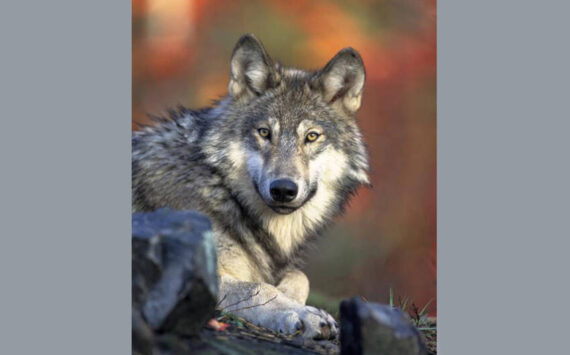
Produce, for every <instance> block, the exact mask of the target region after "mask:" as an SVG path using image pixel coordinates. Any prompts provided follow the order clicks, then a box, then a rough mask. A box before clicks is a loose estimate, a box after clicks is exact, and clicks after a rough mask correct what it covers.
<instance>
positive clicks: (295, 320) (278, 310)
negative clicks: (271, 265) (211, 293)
mask: <svg viewBox="0 0 570 355" xmlns="http://www.w3.org/2000/svg"><path fill="white" fill-rule="evenodd" d="M218 307H219V308H220V309H222V310H223V311H225V312H229V313H233V314H235V315H237V316H239V317H242V318H244V319H246V320H247V321H249V322H252V323H254V324H257V325H259V326H262V327H265V328H269V329H272V330H274V331H277V332H281V333H285V334H293V333H295V332H296V331H298V330H301V331H302V332H303V336H304V337H306V338H313V339H333V338H335V337H336V336H337V334H338V327H337V324H336V322H335V320H334V318H333V317H332V316H331V315H329V314H328V313H327V312H325V311H323V310H320V309H317V308H315V307H311V306H305V305H303V304H300V303H298V302H296V301H294V300H292V299H290V298H289V297H287V296H286V295H285V294H283V292H281V291H280V290H278V289H277V288H276V287H274V286H272V285H269V284H266V283H255V282H245V281H238V280H235V279H233V278H231V277H228V276H223V275H222V276H221V280H220V304H219V306H218Z"/></svg>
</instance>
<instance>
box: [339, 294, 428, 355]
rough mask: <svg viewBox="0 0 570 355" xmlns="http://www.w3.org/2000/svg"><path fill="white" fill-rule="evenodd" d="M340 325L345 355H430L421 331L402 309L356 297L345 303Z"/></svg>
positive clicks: (341, 308)
mask: <svg viewBox="0 0 570 355" xmlns="http://www.w3.org/2000/svg"><path fill="white" fill-rule="evenodd" d="M340 322H341V330H340V332H341V334H340V341H341V353H342V354H383V355H396V354H398V355H399V354H406V355H420V354H425V353H426V350H425V347H424V345H423V342H422V338H421V336H420V333H419V331H418V330H417V329H416V327H414V325H413V324H412V323H411V322H410V321H409V320H408V319H407V317H406V316H405V315H404V313H403V312H402V311H401V310H399V309H398V308H393V307H390V306H388V305H382V304H378V303H372V302H365V301H363V300H362V299H361V298H360V297H353V298H351V299H349V300H345V301H343V302H342V303H341V305H340Z"/></svg>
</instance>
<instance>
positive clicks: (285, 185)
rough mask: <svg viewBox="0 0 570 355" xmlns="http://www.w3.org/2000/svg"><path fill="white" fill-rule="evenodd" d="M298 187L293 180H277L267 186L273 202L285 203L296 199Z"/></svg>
mask: <svg viewBox="0 0 570 355" xmlns="http://www.w3.org/2000/svg"><path fill="white" fill-rule="evenodd" d="M298 192H299V187H298V186H297V184H295V182H294V181H293V180H289V179H277V180H274V181H273V182H271V185H269V193H270V194H271V198H272V199H273V201H275V202H281V203H287V202H291V201H293V200H294V199H295V197H297V193H298Z"/></svg>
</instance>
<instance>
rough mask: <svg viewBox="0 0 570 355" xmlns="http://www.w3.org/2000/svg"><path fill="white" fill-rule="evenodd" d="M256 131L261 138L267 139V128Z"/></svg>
mask: <svg viewBox="0 0 570 355" xmlns="http://www.w3.org/2000/svg"><path fill="white" fill-rule="evenodd" d="M257 131H258V132H259V135H260V136H262V137H263V138H269V130H268V129H267V128H260V129H258V130H257Z"/></svg>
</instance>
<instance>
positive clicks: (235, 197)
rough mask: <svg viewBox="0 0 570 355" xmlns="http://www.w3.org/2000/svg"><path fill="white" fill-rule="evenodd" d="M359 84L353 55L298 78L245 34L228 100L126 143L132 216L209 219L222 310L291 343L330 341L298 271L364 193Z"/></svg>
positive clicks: (328, 323)
mask: <svg viewBox="0 0 570 355" xmlns="http://www.w3.org/2000/svg"><path fill="white" fill-rule="evenodd" d="M364 81H365V70H364V65H363V62H362V59H361V57H360V55H359V54H358V52H356V51H355V50H354V49H352V48H345V49H342V50H341V51H340V52H338V53H337V54H336V55H335V56H334V57H333V58H332V59H331V60H330V61H329V62H328V64H326V65H325V66H324V67H323V68H322V69H320V70H316V71H305V70H299V69H294V68H288V67H285V66H283V65H281V64H280V63H278V62H274V61H273V59H271V57H270V56H269V55H268V54H267V52H266V50H265V49H264V47H263V45H262V43H261V42H260V41H259V40H257V39H256V38H255V37H254V36H253V35H251V34H249V35H245V36H243V37H242V38H241V39H240V40H239V41H238V42H237V44H236V46H235V49H234V51H233V54H232V57H231V62H230V79H229V85H228V95H227V96H226V97H223V98H222V99H221V100H219V101H218V102H216V103H215V104H214V105H213V107H209V108H205V109H201V110H190V109H187V108H183V107H180V108H178V109H177V110H175V111H172V112H171V113H170V116H171V117H170V118H163V119H157V124H156V125H154V126H147V127H145V128H144V129H142V130H140V131H136V132H135V133H134V134H133V137H132V203H133V210H134V211H151V210H154V209H157V208H159V207H170V208H173V209H194V210H198V211H200V212H202V213H203V214H205V215H207V216H208V217H209V218H210V219H211V222H212V225H213V231H214V235H215V240H216V247H217V252H218V273H219V277H220V299H219V301H220V304H219V307H220V308H222V309H224V310H225V311H227V312H231V313H234V314H236V315H238V316H241V317H243V318H245V319H247V320H249V321H250V322H253V323H256V324H258V325H261V326H264V327H268V328H271V329H273V330H275V331H279V332H283V333H287V334H291V333H294V332H296V331H300V332H302V334H303V335H304V336H305V337H309V338H315V339H319V338H321V339H322V338H334V337H335V336H336V335H337V334H338V328H337V325H336V323H335V321H334V318H333V317H331V316H330V315H329V314H328V313H326V312H324V311H322V310H319V309H316V308H314V307H310V306H306V305H305V302H306V300H307V296H308V294H309V280H308V279H307V277H306V276H305V274H304V273H303V272H301V271H300V267H301V266H302V263H303V255H304V254H305V253H304V252H305V251H306V250H307V247H308V245H310V244H311V242H312V241H314V240H315V238H316V237H317V236H318V235H319V234H321V233H322V232H323V230H324V229H325V228H326V227H327V226H329V225H330V222H331V221H332V219H333V218H334V217H335V216H337V215H339V214H340V213H341V212H342V211H343V209H344V207H345V206H346V203H347V201H348V200H349V197H350V196H351V195H352V194H354V193H355V191H356V189H357V188H358V187H359V186H361V185H368V184H369V180H368V170H369V167H368V157H367V152H366V149H365V145H364V143H363V140H362V136H361V132H360V130H359V128H358V126H357V123H356V119H355V113H356V111H357V110H358V109H359V107H360V103H361V98H362V92H363V87H364Z"/></svg>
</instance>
